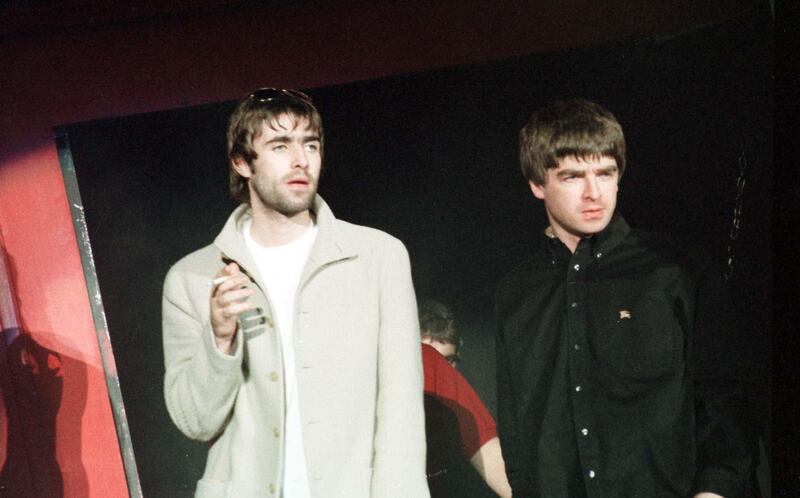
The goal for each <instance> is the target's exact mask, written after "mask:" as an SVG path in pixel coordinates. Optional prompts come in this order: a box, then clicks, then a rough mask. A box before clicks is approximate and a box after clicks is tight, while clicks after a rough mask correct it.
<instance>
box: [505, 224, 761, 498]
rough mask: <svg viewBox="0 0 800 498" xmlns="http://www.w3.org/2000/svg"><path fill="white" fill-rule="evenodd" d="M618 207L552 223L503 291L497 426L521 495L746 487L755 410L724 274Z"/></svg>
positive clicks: (649, 495)
mask: <svg viewBox="0 0 800 498" xmlns="http://www.w3.org/2000/svg"><path fill="white" fill-rule="evenodd" d="M711 266H712V265H710V264H709V263H708V259H707V258H705V257H704V256H703V255H702V253H701V252H700V251H695V250H693V249H692V248H691V247H690V245H689V244H681V243H677V242H676V241H675V240H673V239H671V238H669V237H665V236H663V235H658V234H652V233H646V232H640V231H636V230H631V229H630V228H629V227H628V225H627V223H625V221H624V220H623V219H622V217H621V216H620V215H618V214H617V215H615V216H614V218H613V219H612V221H611V222H610V223H609V226H608V227H606V229H605V230H603V231H602V232H601V233H599V234H597V235H595V236H593V237H590V238H587V239H583V240H581V241H580V242H579V244H578V246H577V248H576V250H575V252H574V253H571V252H570V251H569V249H568V248H567V247H566V246H564V244H563V243H561V241H559V240H558V239H557V238H553V237H543V240H542V245H541V247H539V248H538V249H537V250H536V251H535V253H534V255H533V257H531V258H530V259H529V260H527V261H526V262H524V263H523V264H521V265H520V266H518V267H517V268H516V269H515V270H513V271H512V272H511V273H510V274H509V275H508V276H506V278H505V279H504V280H503V282H502V283H501V285H500V288H499V290H498V295H497V302H496V315H497V324H498V330H497V372H498V389H497V392H498V429H499V433H500V439H501V443H502V447H503V454H504V457H505V461H506V469H507V472H508V475H509V481H510V482H511V486H512V489H513V493H514V497H515V498H524V497H534V496H535V497H543V498H557V497H589V498H595V497H611V498H624V497H631V498H633V497H637V498H643V497H646V498H657V497H685V496H691V495H692V494H694V493H695V492H700V491H713V492H716V493H718V494H721V495H722V496H724V497H726V498H734V497H737V496H744V495H745V494H746V493H747V492H748V491H747V490H748V485H749V479H750V477H751V475H752V466H753V464H754V462H753V457H752V455H753V446H754V443H753V442H752V435H751V423H750V419H751V414H752V411H751V410H750V407H749V405H748V397H747V396H746V393H745V390H744V389H743V388H742V386H743V385H744V383H743V379H742V378H741V376H742V375H744V374H745V373H744V372H740V371H739V369H738V368H737V362H738V361H739V358H740V355H739V352H738V351H737V347H736V346H737V343H738V341H737V340H736V335H737V334H738V333H739V330H738V328H737V327H736V323H735V322H734V321H733V320H731V316H732V313H731V310H730V305H729V300H728V299H727V297H726V291H725V285H724V282H723V281H722V280H721V278H717V276H716V272H714V271H713V270H712V268H711Z"/></svg>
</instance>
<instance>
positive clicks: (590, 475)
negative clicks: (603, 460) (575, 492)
mask: <svg viewBox="0 0 800 498" xmlns="http://www.w3.org/2000/svg"><path fill="white" fill-rule="evenodd" d="M596 475H597V474H595V473H594V470H590V471H589V479H594V476H596Z"/></svg>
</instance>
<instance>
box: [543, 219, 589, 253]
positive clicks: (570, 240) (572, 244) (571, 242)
mask: <svg viewBox="0 0 800 498" xmlns="http://www.w3.org/2000/svg"><path fill="white" fill-rule="evenodd" d="M548 228H549V230H548V231H549V232H551V233H552V234H553V235H554V236H555V237H556V238H557V239H558V240H560V241H561V242H562V243H563V244H564V245H565V246H567V249H569V252H571V253H575V249H577V248H578V243H579V242H580V241H581V238H582V237H579V236H577V235H575V234H571V233H569V232H567V231H566V230H562V229H561V228H559V227H558V226H557V225H555V224H551V225H550V226H549V227H548Z"/></svg>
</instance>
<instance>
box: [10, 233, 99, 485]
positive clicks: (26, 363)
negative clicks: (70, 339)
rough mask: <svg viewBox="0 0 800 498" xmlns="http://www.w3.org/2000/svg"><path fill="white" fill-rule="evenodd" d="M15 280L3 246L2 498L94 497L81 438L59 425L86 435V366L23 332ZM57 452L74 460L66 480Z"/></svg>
mask: <svg viewBox="0 0 800 498" xmlns="http://www.w3.org/2000/svg"><path fill="white" fill-rule="evenodd" d="M13 276H14V267H13V264H12V259H11V257H10V256H9V255H8V254H6V253H5V248H4V246H3V245H2V238H0V330H2V340H0V389H2V397H0V497H6V496H7V497H21V496H25V497H32V498H39V497H41V498H45V497H46V498H58V497H64V496H89V489H88V481H87V477H86V472H85V470H84V468H83V465H82V461H81V444H80V442H81V438H80V434H75V433H72V434H68V435H67V434H58V433H57V427H58V426H59V425H60V426H61V427H63V428H68V430H70V431H76V432H79V431H80V427H81V415H82V413H83V409H84V407H85V405H86V364H85V363H83V362H82V361H80V360H76V359H73V358H67V357H62V355H60V354H59V353H58V352H56V351H52V350H50V349H48V348H46V347H44V346H42V345H41V344H40V343H39V342H37V341H36V339H35V337H48V336H52V333H51V332H36V333H31V332H30V331H28V330H26V328H25V327H24V326H23V327H21V326H20V322H19V320H18V319H17V317H18V315H17V310H16V306H15V302H14V293H13V284H12V283H13V282H14V278H13ZM65 386H66V391H65ZM65 395H66V396H65ZM63 399H67V400H68V403H67V404H66V405H63V404H62V400H63ZM62 408H64V409H62ZM59 412H61V413H60V414H59ZM57 422H58V423H57ZM57 444H58V446H59V448H60V451H59V453H61V454H62V455H68V456H69V462H70V463H69V468H68V469H66V474H67V475H66V476H65V472H64V470H62V468H61V466H60V465H59V462H58V459H57V457H56V455H57V454H56V445H57ZM65 481H67V484H68V485H67V486H65Z"/></svg>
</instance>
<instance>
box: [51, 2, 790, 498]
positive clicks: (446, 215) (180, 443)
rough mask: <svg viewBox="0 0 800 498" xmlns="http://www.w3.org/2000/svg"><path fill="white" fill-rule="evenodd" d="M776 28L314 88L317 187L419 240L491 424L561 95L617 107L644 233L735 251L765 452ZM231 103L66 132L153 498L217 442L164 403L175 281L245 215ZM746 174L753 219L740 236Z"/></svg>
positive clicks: (185, 487) (344, 206) (419, 258)
mask: <svg viewBox="0 0 800 498" xmlns="http://www.w3.org/2000/svg"><path fill="white" fill-rule="evenodd" d="M767 24H768V23H767V21H766V19H765V16H764V15H763V14H755V15H748V16H745V17H742V18H739V19H736V20H733V21H730V22H728V23H725V24H720V25H714V26H709V27H705V28H702V29H696V30H692V31H689V32H686V33H683V34H680V35H676V36H673V37H669V38H663V39H645V40H630V41H623V42H618V43H615V44H612V45H607V46H603V47H599V48H592V49H581V50H573V51H568V52H560V53H552V54H545V55H538V56H531V57H523V58H517V59H510V60H504V61H499V62H492V63H487V64H481V65H475V66H468V67H457V68H451V69H444V70H438V71H433V72H427V73H418V74H410V75H405V76H400V77H391V78H384V79H378V80H370V81H364V82H358V83H352V84H347V85H340V86H334V87H324V88H316V89H310V90H308V93H309V94H310V95H311V96H312V98H313V99H314V101H315V102H316V103H317V105H318V107H319V109H320V111H321V113H322V116H323V119H324V122H325V128H326V154H325V166H324V173H323V179H322V183H321V188H320V193H321V194H322V196H323V197H324V198H325V199H326V201H327V202H328V203H329V204H330V205H331V207H332V209H333V210H334V213H335V214H336V215H337V216H338V217H340V218H343V219H346V220H348V221H352V222H355V223H360V224H365V225H369V226H374V227H377V228H381V229H383V230H385V231H387V232H389V233H391V234H393V235H395V236H397V237H399V238H400V239H401V240H403V241H404V242H405V243H406V245H407V247H408V249H409V252H410V254H411V260H412V267H413V272H414V281H415V286H416V290H417V293H418V296H419V298H420V299H422V298H425V297H433V298H436V299H438V300H440V301H442V302H444V303H447V304H449V305H451V306H452V307H453V308H454V310H455V312H456V315H457V316H458V318H459V322H460V324H461V331H462V334H463V335H464V336H465V343H466V345H465V348H464V352H463V362H462V367H461V368H462V371H463V372H464V373H465V375H466V376H467V378H468V379H469V380H470V381H471V382H472V383H473V385H474V386H475V387H476V389H477V390H478V392H479V393H480V394H481V396H482V397H483V399H484V400H485V401H486V402H487V405H488V406H489V407H490V409H492V410H493V409H494V402H495V390H494V385H493V382H494V381H493V377H494V357H493V342H492V341H493V338H492V320H491V310H492V298H493V293H494V289H495V286H496V284H497V282H498V280H499V279H500V278H501V277H502V275H503V274H504V273H505V272H507V271H508V270H510V269H511V268H512V267H513V266H514V265H516V264H517V263H518V262H519V261H521V260H522V259H524V257H525V256H526V254H527V248H528V247H529V246H530V244H531V242H532V241H533V240H534V238H535V237H537V236H538V234H539V233H540V231H541V229H542V228H544V226H545V224H546V218H545V215H544V211H543V209H542V208H541V207H540V206H539V204H538V201H535V199H533V197H532V195H531V194H530V191H529V190H528V188H527V185H526V184H525V181H524V180H523V178H522V176H521V174H520V172H519V167H518V161H517V159H516V148H517V145H516V144H517V133H518V131H519V129H520V128H521V126H522V125H523V124H524V122H525V120H526V119H527V117H528V116H529V115H530V112H531V111H533V110H535V109H536V108H538V107H540V106H541V105H543V104H545V103H547V102H549V101H551V100H553V99H557V98H570V97H584V98H588V99H591V100H595V101H597V102H599V103H601V104H603V105H604V106H606V107H607V108H609V109H610V110H611V111H612V112H614V113H615V115H616V116H617V118H618V119H619V121H620V122H621V123H622V126H623V128H624V130H625V133H626V138H627V142H628V149H629V153H628V164H629V168H628V171H627V172H626V174H625V176H624V178H623V180H622V185H621V191H620V199H619V209H620V210H621V212H622V213H623V214H624V215H625V217H626V219H627V220H628V222H629V223H630V224H632V225H633V226H637V227H640V228H647V229H653V230H661V231H668V232H676V233H682V234H688V235H691V236H694V237H696V238H698V239H701V240H703V241H705V242H706V243H707V244H708V245H709V247H710V248H711V249H712V251H713V253H714V255H715V258H716V259H717V261H718V262H719V263H720V265H721V266H723V267H724V266H726V264H727V263H726V259H727V251H728V246H729V245H730V244H731V243H732V242H733V249H734V254H735V257H734V260H733V265H734V268H733V269H734V271H733V274H732V277H731V285H732V286H733V288H734V295H735V296H736V299H737V304H738V305H739V308H740V309H741V310H742V312H743V313H742V316H743V320H745V322H746V323H747V324H748V325H749V326H750V327H751V329H752V330H753V331H754V334H753V336H752V343H751V344H748V345H745V347H748V348H749V349H750V350H751V351H752V353H753V354H752V359H753V368H755V371H756V372H757V373H756V375H755V377H754V380H756V382H757V384H758V387H759V393H760V396H761V398H760V402H761V403H762V406H763V412H762V414H763V420H762V423H763V430H762V432H763V433H764V434H765V437H766V439H767V441H769V437H770V431H769V430H768V429H769V427H770V425H769V421H770V419H771V414H770V402H771V399H770V396H769V394H768V392H769V390H768V386H769V383H768V379H769V376H768V374H769V368H770V363H769V362H770V340H771V327H770V324H771V321H772V316H771V313H770V311H771V307H770V304H771V301H772V297H773V296H772V293H773V291H772V281H771V276H772V275H771V267H772V252H771V249H772V240H773V234H772V227H773V223H772V221H773V220H772V217H771V203H772V201H771V193H772V188H773V180H772V174H773V170H772V163H773V157H772V135H773V130H772V116H773V108H772V105H773V88H772V80H771V75H772V60H771V53H772V52H771V45H770V44H771V41H770V38H769V33H770V31H769V29H768V27H767ZM264 84H265V85H268V84H269V82H264ZM232 107H233V103H232V102H226V103H221V104H215V105H208V106H202V107H194V108H186V109H181V110H177V111H167V112H159V113H151V114H144V115H136V116H130V117H125V118H119V119H111V120H103V121H96V122H91V123H82V124H77V125H70V126H67V127H66V131H67V132H68V135H69V140H70V143H71V151H72V154H73V158H74V161H75V164H76V174H77V176H78V181H79V184H80V190H81V196H82V199H83V203H84V207H85V215H86V220H87V224H88V228H89V234H90V237H91V239H92V250H93V255H94V261H95V264H96V268H97V273H98V279H99V282H100V286H101V289H102V293H103V302H104V307H105V311H106V314H107V318H108V325H109V333H110V335H111V339H112V343H113V346H114V352H115V357H116V363H117V368H118V371H119V377H120V383H121V386H122V392H123V396H124V401H125V406H126V410H127V415H128V422H129V424H130V430H131V436H132V439H133V444H134V450H135V452H136V457H137V465H138V468H139V473H140V478H141V481H142V487H143V491H144V495H145V496H189V495H191V491H192V490H193V489H194V483H195V481H196V480H197V479H198V478H199V476H200V474H201V472H202V466H203V463H204V458H205V447H204V445H202V444H196V443H192V442H190V441H188V440H187V439H185V438H184V437H183V436H182V435H180V433H178V431H177V430H176V429H175V428H174V426H173V425H172V423H171V422H170V420H169V417H168V415H167V413H166V408H165V406H164V403H163V396H162V380H163V356H162V349H161V330H160V329H161V326H160V298H161V284H162V281H163V277H164V275H165V273H166V271H167V269H168V268H169V266H170V265H171V264H172V263H174V262H175V261H177V260H178V259H179V258H180V257H182V256H183V255H185V254H187V253H188V252H191V251H192V250H195V249H197V248H199V247H201V246H204V245H206V244H208V243H210V242H211V241H212V240H213V238H214V237H215V236H216V234H217V233H218V231H219V230H220V229H221V228H222V225H223V224H224V221H225V219H226V218H227V216H228V215H229V213H230V211H231V210H232V209H233V208H234V204H233V202H232V201H231V200H229V199H228V198H227V196H226V189H225V186H226V182H227V166H226V162H227V161H226V157H225V144H224V135H225V129H226V126H227V117H228V115H229V114H230V111H231V109H232ZM742 161H744V162H745V163H746V169H745V171H744V176H745V178H746V184H745V186H744V191H743V195H744V197H743V204H742V222H741V228H740V230H739V236H738V239H737V240H736V241H731V239H730V238H729V232H730V230H731V224H732V221H733V208H734V206H735V199H736V195H737V188H736V185H737V179H738V177H739V176H740V164H741V163H742ZM778 409H780V407H776V410H778ZM767 451H769V447H768V448H767ZM475 496H485V491H482V490H478V489H477V488H476V491H475Z"/></svg>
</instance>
